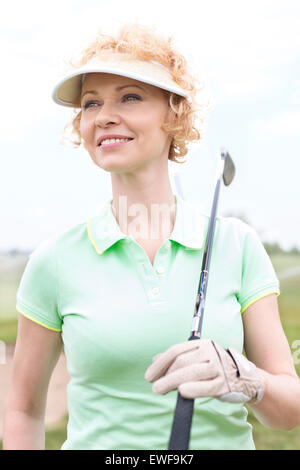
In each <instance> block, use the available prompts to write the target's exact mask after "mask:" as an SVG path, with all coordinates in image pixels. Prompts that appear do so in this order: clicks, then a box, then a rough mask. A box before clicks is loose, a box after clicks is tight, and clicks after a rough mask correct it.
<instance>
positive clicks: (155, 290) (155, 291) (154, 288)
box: [152, 287, 160, 295]
mask: <svg viewBox="0 0 300 470" xmlns="http://www.w3.org/2000/svg"><path fill="white" fill-rule="evenodd" d="M159 291H160V289H159V287H153V289H152V294H154V295H157V294H159Z"/></svg>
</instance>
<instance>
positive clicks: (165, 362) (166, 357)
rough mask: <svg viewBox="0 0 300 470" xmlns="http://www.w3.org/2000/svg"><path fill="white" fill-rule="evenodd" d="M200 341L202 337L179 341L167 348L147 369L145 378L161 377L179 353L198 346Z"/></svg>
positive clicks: (152, 379) (149, 380) (151, 380)
mask: <svg viewBox="0 0 300 470" xmlns="http://www.w3.org/2000/svg"><path fill="white" fill-rule="evenodd" d="M200 341H201V340H200V339H199V340H194V341H185V342H183V343H178V344H175V345H173V346H171V347H170V348H169V349H167V351H165V352H164V353H162V354H161V355H160V356H159V357H157V358H156V360H155V361H154V362H152V364H151V365H150V366H149V367H148V369H147V370H146V372H145V375H144V378H145V379H146V380H148V382H153V381H154V380H157V379H158V378H159V377H161V376H162V375H164V374H165V372H166V370H167V369H168V368H169V367H170V365H171V364H172V363H173V361H174V360H175V359H176V357H177V356H178V355H179V354H182V353H184V352H186V351H191V350H192V349H196V348H198V346H199V343H200ZM202 341H203V340H202Z"/></svg>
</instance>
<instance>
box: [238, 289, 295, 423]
mask: <svg viewBox="0 0 300 470" xmlns="http://www.w3.org/2000/svg"><path fill="white" fill-rule="evenodd" d="M243 324H244V334H245V342H244V347H245V353H246V356H247V358H248V359H249V360H250V361H251V362H253V363H254V364H255V365H256V366H257V367H258V372H259V374H260V376H261V378H262V381H263V383H264V388H265V392H264V396H263V398H262V400H261V401H260V402H259V403H258V404H257V405H249V406H251V408H252V410H253V413H254V414H255V416H256V418H257V419H258V420H259V421H260V422H261V423H262V424H263V425H264V426H266V427H269V428H271V429H285V430H292V429H294V428H295V427H296V426H298V425H299V424H300V380H299V378H298V376H297V373H296V370H295V367H294V364H293V359H292V355H291V352H290V348H289V344H288V341H287V339H286V336H285V334H284V331H283V328H282V325H281V321H280V315H279V310H278V302H277V297H276V294H270V295H268V296H266V297H263V298H262V299H260V300H258V301H257V302H254V303H253V304H252V305H250V307H248V308H247V309H246V310H245V312H244V313H243Z"/></svg>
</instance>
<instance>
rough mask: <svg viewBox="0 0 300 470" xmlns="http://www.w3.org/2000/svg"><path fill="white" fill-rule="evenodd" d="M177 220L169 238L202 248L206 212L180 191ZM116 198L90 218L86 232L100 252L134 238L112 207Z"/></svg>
mask: <svg viewBox="0 0 300 470" xmlns="http://www.w3.org/2000/svg"><path fill="white" fill-rule="evenodd" d="M174 197H175V200H176V216H175V224H174V228H173V231H172V233H171V234H170V236H169V240H173V241H174V242H177V243H179V244H180V245H183V246H184V247H185V248H186V249H188V250H201V248H202V246H203V241H204V217H205V216H204V215H203V214H201V212H200V211H199V208H198V207H196V206H194V205H192V204H191V203H189V202H186V201H184V200H183V199H181V198H180V196H178V195H177V194H174ZM112 201H113V198H109V199H108V200H106V201H105V203H104V204H103V206H102V208H101V210H100V213H99V214H97V215H96V216H94V217H92V218H91V219H89V220H88V222H87V232H88V237H89V240H90V242H91V244H92V245H93V246H94V248H95V250H96V251H97V253H99V254H102V253H103V252H104V251H105V250H107V249H108V248H110V247H111V246H112V245H114V244H115V243H117V242H118V241H119V240H122V239H126V238H129V239H130V238H131V237H130V236H128V235H126V234H124V233H123V232H122V231H121V229H120V227H119V224H118V223H117V221H116V218H115V216H114V213H113V210H112Z"/></svg>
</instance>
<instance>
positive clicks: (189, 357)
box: [165, 348, 210, 375]
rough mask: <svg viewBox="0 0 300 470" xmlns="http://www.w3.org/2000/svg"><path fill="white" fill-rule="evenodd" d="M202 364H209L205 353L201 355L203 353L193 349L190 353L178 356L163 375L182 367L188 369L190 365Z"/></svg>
mask: <svg viewBox="0 0 300 470" xmlns="http://www.w3.org/2000/svg"><path fill="white" fill-rule="evenodd" d="M204 362H210V358H207V355H206V354H205V352H204V353H203V351H201V349H199V348H197V349H193V350H192V351H187V352H184V353H182V354H179V356H177V357H176V359H175V360H174V361H173V363H172V365H171V366H170V367H169V368H168V370H167V371H166V373H165V375H167V374H170V373H172V372H174V371H175V370H178V369H181V368H183V367H188V366H190V365H192V364H200V363H204Z"/></svg>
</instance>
